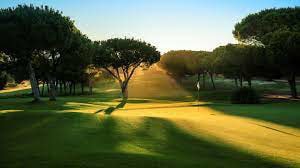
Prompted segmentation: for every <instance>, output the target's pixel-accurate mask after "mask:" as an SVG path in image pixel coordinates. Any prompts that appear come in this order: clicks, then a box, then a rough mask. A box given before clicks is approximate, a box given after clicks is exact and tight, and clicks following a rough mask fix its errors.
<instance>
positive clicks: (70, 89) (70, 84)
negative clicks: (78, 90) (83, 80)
mask: <svg viewBox="0 0 300 168" xmlns="http://www.w3.org/2000/svg"><path fill="white" fill-rule="evenodd" d="M71 94H72V83H71V82H69V95H71Z"/></svg>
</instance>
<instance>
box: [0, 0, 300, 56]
mask: <svg viewBox="0 0 300 168" xmlns="http://www.w3.org/2000/svg"><path fill="white" fill-rule="evenodd" d="M18 4H33V5H48V6H50V7H52V8H55V9H57V10H60V11H62V12H63V14H64V15H66V16H69V17H70V18H71V19H72V20H74V21H75V24H76V26H77V27H78V28H79V29H80V30H81V32H83V33H84V34H87V35H88V37H90V38H91V39H92V40H106V39H109V38H116V37H118V38H124V37H128V38H132V37H133V38H136V39H141V40H143V41H146V42H148V43H151V44H152V45H154V46H156V47H157V48H158V49H159V50H160V51H161V52H163V53H164V52H167V51H169V50H183V49H184V50H207V51H211V50H213V49H214V48H216V47H218V46H220V45H226V44H227V43H235V42H236V41H235V39H234V38H233V35H232V30H233V29H234V25H235V24H236V23H237V22H239V21H240V20H241V19H242V18H244V17H245V16H247V15H248V14H249V13H255V12H258V11H260V10H262V9H266V8H280V7H294V6H300V0H0V8H7V7H14V6H16V5H18Z"/></svg>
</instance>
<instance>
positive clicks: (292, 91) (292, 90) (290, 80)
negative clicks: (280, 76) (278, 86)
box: [288, 72, 298, 98]
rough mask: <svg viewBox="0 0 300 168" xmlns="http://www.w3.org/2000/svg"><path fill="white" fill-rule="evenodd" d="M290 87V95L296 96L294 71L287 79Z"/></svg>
mask: <svg viewBox="0 0 300 168" xmlns="http://www.w3.org/2000/svg"><path fill="white" fill-rule="evenodd" d="M288 82H289V85H290V89H291V95H292V97H293V98H298V94H297V85H296V76H295V73H294V72H292V74H291V76H290V78H289V79H288Z"/></svg>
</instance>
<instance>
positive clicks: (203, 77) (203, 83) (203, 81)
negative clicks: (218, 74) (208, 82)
mask: <svg viewBox="0 0 300 168" xmlns="http://www.w3.org/2000/svg"><path fill="white" fill-rule="evenodd" d="M202 85H203V89H205V73H203V75H202Z"/></svg>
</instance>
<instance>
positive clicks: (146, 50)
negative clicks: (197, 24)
mask: <svg viewBox="0 0 300 168" xmlns="http://www.w3.org/2000/svg"><path fill="white" fill-rule="evenodd" d="M99 44H100V45H99V47H98V49H97V50H96V54H95V57H94V64H95V65H97V66H99V67H103V68H104V69H105V70H106V71H107V72H109V73H110V74H111V75H112V76H113V77H114V78H115V79H116V80H117V81H118V82H119V84H120V87H121V91H122V97H123V100H124V101H126V100H127V98H128V89H127V88H128V83H129V81H130V79H131V78H132V76H133V74H134V72H135V70H136V69H137V68H138V67H141V66H143V67H149V66H150V65H152V64H154V63H156V62H157V61H159V59H160V53H159V52H158V51H157V49H156V47H154V46H152V45H151V44H148V43H146V42H143V41H140V40H135V39H128V38H125V39H120V38H115V39H109V40H106V41H102V42H100V43H99Z"/></svg>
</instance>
